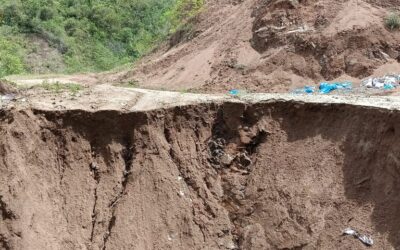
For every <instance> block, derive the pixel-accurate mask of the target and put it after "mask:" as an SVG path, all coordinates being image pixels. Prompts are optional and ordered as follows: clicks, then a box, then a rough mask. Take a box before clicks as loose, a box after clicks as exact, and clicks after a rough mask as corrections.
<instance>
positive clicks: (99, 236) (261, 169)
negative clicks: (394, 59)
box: [0, 102, 400, 249]
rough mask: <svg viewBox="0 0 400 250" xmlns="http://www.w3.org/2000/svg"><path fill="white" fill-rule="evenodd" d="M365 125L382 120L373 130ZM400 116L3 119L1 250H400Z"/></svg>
mask: <svg viewBox="0 0 400 250" xmlns="http://www.w3.org/2000/svg"><path fill="white" fill-rule="evenodd" d="M365 121H368V123H366V122H365ZM399 123H400V113H399V112H398V111H389V110H380V109H370V108H364V107H355V106H348V105H320V104H301V103H291V102H274V103H265V104H257V105H250V106H248V105H244V104H232V103H226V104H223V105H212V104H209V105H208V104H207V105H205V104H204V105H197V106H185V107H177V108H173V109H168V110H159V111H151V112H146V113H145V112H136V113H121V112H118V111H101V112H94V113H90V112H84V111H57V112H55V111H40V110H26V111H16V110H3V111H1V112H0V156H1V157H0V216H1V220H0V248H1V249H366V248H367V247H366V246H364V245H363V244H362V243H361V242H360V241H358V240H357V239H355V238H353V237H351V236H342V235H341V232H342V230H343V229H345V228H347V227H352V228H354V229H356V230H359V231H360V232H362V233H365V234H369V235H371V236H372V238H373V240H374V241H375V243H374V245H373V246H372V247H370V248H369V249H400V238H399V232H400V210H399V209H398V208H399V207H400V196H399V192H398V190H399V188H400V168H399V166H400V159H399V155H400V147H399V144H398V143H399V142H400V133H399V131H398V124H399Z"/></svg>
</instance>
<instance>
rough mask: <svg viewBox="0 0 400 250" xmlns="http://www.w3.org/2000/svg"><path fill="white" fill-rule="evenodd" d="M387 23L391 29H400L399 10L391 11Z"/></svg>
mask: <svg viewBox="0 0 400 250" xmlns="http://www.w3.org/2000/svg"><path fill="white" fill-rule="evenodd" d="M385 25H386V27H387V28H389V29H391V30H395V29H400V15H399V13H397V12H392V13H390V14H389V15H388V16H387V17H386V19H385Z"/></svg>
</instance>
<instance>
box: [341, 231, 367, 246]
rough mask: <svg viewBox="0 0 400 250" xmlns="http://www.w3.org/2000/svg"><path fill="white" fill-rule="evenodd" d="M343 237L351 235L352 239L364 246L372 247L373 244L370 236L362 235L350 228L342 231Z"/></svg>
mask: <svg viewBox="0 0 400 250" xmlns="http://www.w3.org/2000/svg"><path fill="white" fill-rule="evenodd" d="M343 235H352V236H354V238H357V239H359V240H360V241H361V242H362V243H364V244H365V245H366V246H372V245H373V244H374V241H373V240H372V238H371V237H370V236H367V235H362V234H360V233H358V232H357V231H356V230H354V229H352V228H346V229H345V230H344V231H343Z"/></svg>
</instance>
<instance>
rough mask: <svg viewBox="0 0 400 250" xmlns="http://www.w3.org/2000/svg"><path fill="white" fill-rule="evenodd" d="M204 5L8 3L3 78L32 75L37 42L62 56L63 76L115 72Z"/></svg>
mask: <svg viewBox="0 0 400 250" xmlns="http://www.w3.org/2000/svg"><path fill="white" fill-rule="evenodd" d="M203 1H204V0H3V1H1V3H0V77H2V76H5V75H10V74H19V73H24V72H26V71H28V68H29V67H28V66H27V55H28V54H30V53H34V52H35V48H34V47H32V45H31V43H30V40H31V39H33V37H34V38H35V39H41V40H44V41H46V42H47V43H48V44H49V45H50V46H51V47H53V48H55V49H57V51H58V52H59V53H60V54H61V55H62V58H63V61H64V64H65V66H66V67H65V72H58V73H72V72H82V71H102V70H109V69H112V68H113V67H116V66H119V65H122V64H125V63H128V62H133V61H135V60H136V59H138V58H140V57H141V56H143V55H144V54H145V53H147V52H149V51H150V50H151V49H152V48H154V46H155V45H157V43H159V42H160V41H161V40H162V39H165V38H166V37H167V36H168V35H169V34H171V33H172V32H175V31H177V30H179V29H181V28H182V27H183V26H185V23H187V22H188V21H190V20H191V19H192V18H193V17H194V16H195V15H196V14H197V13H198V12H199V11H200V10H201V8H202V6H203V4H204V2H203ZM26 73H30V72H26Z"/></svg>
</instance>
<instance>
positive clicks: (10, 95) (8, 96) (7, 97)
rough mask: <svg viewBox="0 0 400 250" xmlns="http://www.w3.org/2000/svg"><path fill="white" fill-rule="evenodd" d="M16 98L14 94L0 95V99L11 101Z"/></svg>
mask: <svg viewBox="0 0 400 250" xmlns="http://www.w3.org/2000/svg"><path fill="white" fill-rule="evenodd" d="M15 99H16V96H15V95H14V94H6V95H3V96H1V100H2V101H13V100H15Z"/></svg>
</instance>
